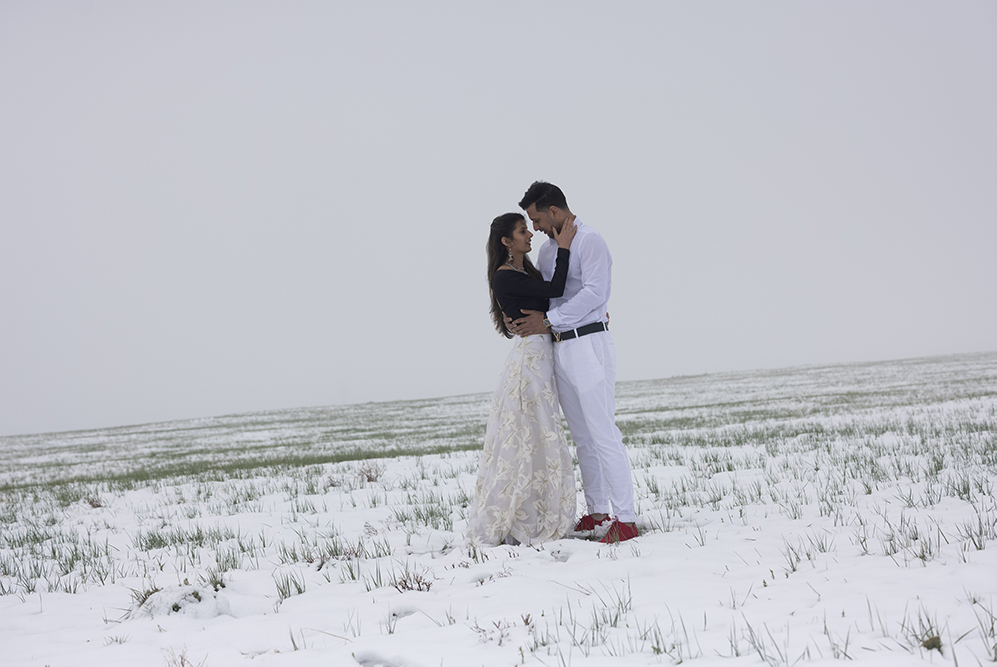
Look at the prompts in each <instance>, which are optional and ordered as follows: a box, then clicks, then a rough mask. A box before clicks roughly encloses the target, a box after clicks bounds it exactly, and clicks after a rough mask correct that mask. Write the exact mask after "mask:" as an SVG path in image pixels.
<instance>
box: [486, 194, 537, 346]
mask: <svg viewBox="0 0 997 667" xmlns="http://www.w3.org/2000/svg"><path fill="white" fill-rule="evenodd" d="M520 220H522V221H523V222H526V218H524V217H523V216H522V214H520V213H503V214H502V215H500V216H499V217H497V218H495V219H494V220H492V229H491V233H490V234H489V235H488V244H487V245H486V246H485V250H486V251H487V253H488V296H489V297H491V300H492V321H493V322H494V323H495V328H496V329H498V332H499V333H500V334H502V335H503V336H505V337H506V338H512V333H511V332H510V331H509V329H508V327H506V326H505V320H504V319H503V316H502V306H500V305H499V302H498V299H496V298H495V293H494V292H493V291H492V276H494V275H495V272H496V271H498V270H499V267H500V266H502V265H503V264H505V263H506V261H507V260H508V259H509V249H508V248H506V247H505V245H504V244H503V243H502V239H511V238H512V232H513V230H514V229H516V224H517V223H518V222H519V221H520ZM523 268H524V269H526V272H527V273H528V274H529V275H531V276H532V277H534V278H536V279H537V280H543V277H542V276H541V275H540V272H539V271H538V270H537V267H535V266H533V262H531V261H530V258H529V256H528V255H524V256H523Z"/></svg>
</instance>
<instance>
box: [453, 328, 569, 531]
mask: <svg viewBox="0 0 997 667" xmlns="http://www.w3.org/2000/svg"><path fill="white" fill-rule="evenodd" d="M575 504H576V499H575V472H574V466H573V465H572V462H571V453H570V452H569V451H568V445H567V441H566V440H565V437H564V431H563V429H562V428H561V421H560V414H559V409H558V405H557V392H556V390H555V386H554V349H553V343H552V342H551V339H550V336H527V337H526V338H518V339H517V342H516V345H515V347H513V349H512V352H510V353H509V357H508V358H507V359H506V362H505V366H504V367H503V369H502V375H501V377H500V380H499V387H498V389H497V390H496V391H495V395H494V396H493V398H492V411H491V415H490V416H489V418H488V425H487V427H486V429H485V445H484V448H483V449H482V452H481V465H480V467H479V471H478V479H477V481H476V483H475V486H474V500H473V501H472V503H471V507H470V510H469V512H468V520H467V526H468V531H467V532H468V539H469V540H470V541H471V542H472V543H475V544H480V545H496V544H501V543H502V542H503V541H505V540H506V539H508V538H512V539H514V540H517V541H519V542H521V543H524V544H532V543H539V542H545V541H547V540H556V539H560V538H562V537H564V536H565V535H566V534H567V533H568V532H569V531H570V530H571V528H572V526H573V524H574V519H575V509H576V508H575Z"/></svg>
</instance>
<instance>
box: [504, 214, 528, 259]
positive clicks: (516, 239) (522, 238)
mask: <svg viewBox="0 0 997 667" xmlns="http://www.w3.org/2000/svg"><path fill="white" fill-rule="evenodd" d="M532 238H533V232H531V231H530V230H529V229H527V228H526V221H525V220H519V221H518V222H517V223H516V226H515V227H513V228H512V236H510V237H506V241H507V243H506V246H507V247H508V248H509V250H511V251H513V252H515V253H520V254H523V255H525V254H526V253H528V252H529V251H530V250H532V248H531V246H530V239H532Z"/></svg>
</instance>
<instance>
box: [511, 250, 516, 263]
mask: <svg viewBox="0 0 997 667" xmlns="http://www.w3.org/2000/svg"><path fill="white" fill-rule="evenodd" d="M514 259H516V258H515V257H513V256H512V249H511V248H510V249H509V262H510V263H512V261H513V260H514Z"/></svg>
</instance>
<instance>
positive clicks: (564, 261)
mask: <svg viewBox="0 0 997 667" xmlns="http://www.w3.org/2000/svg"><path fill="white" fill-rule="evenodd" d="M568 255H570V252H569V251H568V249H567V248H558V249H557V264H556V265H555V266H554V275H553V277H551V279H550V282H547V281H545V280H538V279H537V278H534V277H532V276H529V275H527V274H525V273H520V272H519V271H512V270H510V269H503V270H501V271H496V272H495V275H493V276H492V293H493V294H494V295H495V298H496V299H497V300H498V302H499V306H501V307H502V312H503V313H505V314H506V315H508V316H509V317H511V318H512V319H514V320H516V319H519V318H520V317H523V308H526V309H528V310H539V311H540V312H542V313H546V312H547V309H548V308H550V299H551V297H558V296H561V295H562V294H564V281H565V279H567V277H568Z"/></svg>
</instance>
